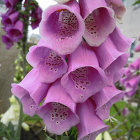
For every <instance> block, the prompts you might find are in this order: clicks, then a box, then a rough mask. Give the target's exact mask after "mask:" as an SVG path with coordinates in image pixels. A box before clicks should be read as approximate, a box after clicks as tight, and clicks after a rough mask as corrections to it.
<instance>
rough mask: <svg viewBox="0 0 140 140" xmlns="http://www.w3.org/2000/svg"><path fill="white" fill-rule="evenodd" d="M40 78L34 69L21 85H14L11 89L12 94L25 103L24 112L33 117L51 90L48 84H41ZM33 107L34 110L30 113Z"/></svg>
mask: <svg viewBox="0 0 140 140" xmlns="http://www.w3.org/2000/svg"><path fill="white" fill-rule="evenodd" d="M38 76H39V72H38V70H37V69H32V70H31V71H30V72H29V73H28V74H27V75H26V77H25V78H24V79H23V80H22V81H21V82H20V83H19V84H12V89H11V91H12V93H13V94H14V95H15V96H17V97H18V98H19V99H20V100H21V102H22V103H23V108H24V112H25V113H27V114H28V115H31V116H32V115H34V114H35V110H37V109H38V107H37V106H39V104H40V103H41V101H42V100H43V99H44V97H45V96H46V94H47V90H48V88H49V85H48V84H44V83H40V82H39V80H38V79H39V78H38ZM29 105H31V106H29ZM32 107H33V110H32V112H30V110H31V109H32ZM35 107H36V109H35ZM30 113H31V114H30Z"/></svg>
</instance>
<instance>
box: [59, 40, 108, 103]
mask: <svg viewBox="0 0 140 140" xmlns="http://www.w3.org/2000/svg"><path fill="white" fill-rule="evenodd" d="M68 67H69V69H68V72H67V73H66V74H65V75H64V76H63V77H62V79H61V83H62V85H63V87H64V88H65V89H66V91H67V92H68V93H69V95H70V96H71V97H72V99H73V100H74V101H75V102H84V101H86V100H87V99H88V98H89V97H90V96H92V95H93V94H95V93H96V92H98V91H100V90H101V89H102V88H104V87H105V86H106V84H107V80H106V76H105V73H104V71H103V70H102V69H101V68H100V67H99V64H98V60H97V57H96V55H95V53H94V51H93V50H92V49H91V48H90V47H89V46H88V45H87V44H86V43H85V42H82V43H81V44H80V45H79V47H78V49H77V50H76V51H75V52H74V53H72V54H71V55H70V56H69V58H68Z"/></svg>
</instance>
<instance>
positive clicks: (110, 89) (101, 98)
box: [92, 86, 124, 120]
mask: <svg viewBox="0 0 140 140" xmlns="http://www.w3.org/2000/svg"><path fill="white" fill-rule="evenodd" d="M123 96H124V92H123V91H120V90H118V89H116V88H115V87H114V86H107V87H105V88H104V89H103V90H101V91H100V92H98V93H96V94H95V95H93V96H92V99H93V100H94V102H95V104H96V114H97V115H98V116H99V117H100V118H101V119H102V120H105V119H108V118H109V114H110V107H111V106H112V105H113V104H114V103H116V102H117V101H119V100H120V99H121V98H122V97H123Z"/></svg>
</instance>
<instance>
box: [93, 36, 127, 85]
mask: <svg viewBox="0 0 140 140" xmlns="http://www.w3.org/2000/svg"><path fill="white" fill-rule="evenodd" d="M94 50H95V53H96V56H97V58H98V61H99V64H100V66H101V68H102V69H104V70H105V73H106V75H107V77H108V81H109V84H112V83H114V76H115V74H116V72H118V71H119V70H120V69H122V68H123V67H124V66H125V64H126V63H127V61H128V57H129V55H128V54H127V53H124V52H120V51H118V50H117V49H116V46H115V44H114V43H113V42H112V40H111V39H110V37H109V38H108V39H107V40H106V41H105V42H104V43H103V44H102V45H101V46H100V47H98V48H94Z"/></svg>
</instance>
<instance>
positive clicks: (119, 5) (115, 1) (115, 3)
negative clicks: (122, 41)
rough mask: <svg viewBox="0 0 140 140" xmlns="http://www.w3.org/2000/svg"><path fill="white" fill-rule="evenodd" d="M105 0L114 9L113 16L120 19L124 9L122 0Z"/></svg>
mask: <svg viewBox="0 0 140 140" xmlns="http://www.w3.org/2000/svg"><path fill="white" fill-rule="evenodd" d="M105 1H106V3H107V5H108V6H109V7H110V8H112V9H113V10H114V12H115V16H116V17H117V18H118V19H121V18H122V16H123V15H124V14H125V11H126V9H125V7H124V4H123V2H122V0H105Z"/></svg>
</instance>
